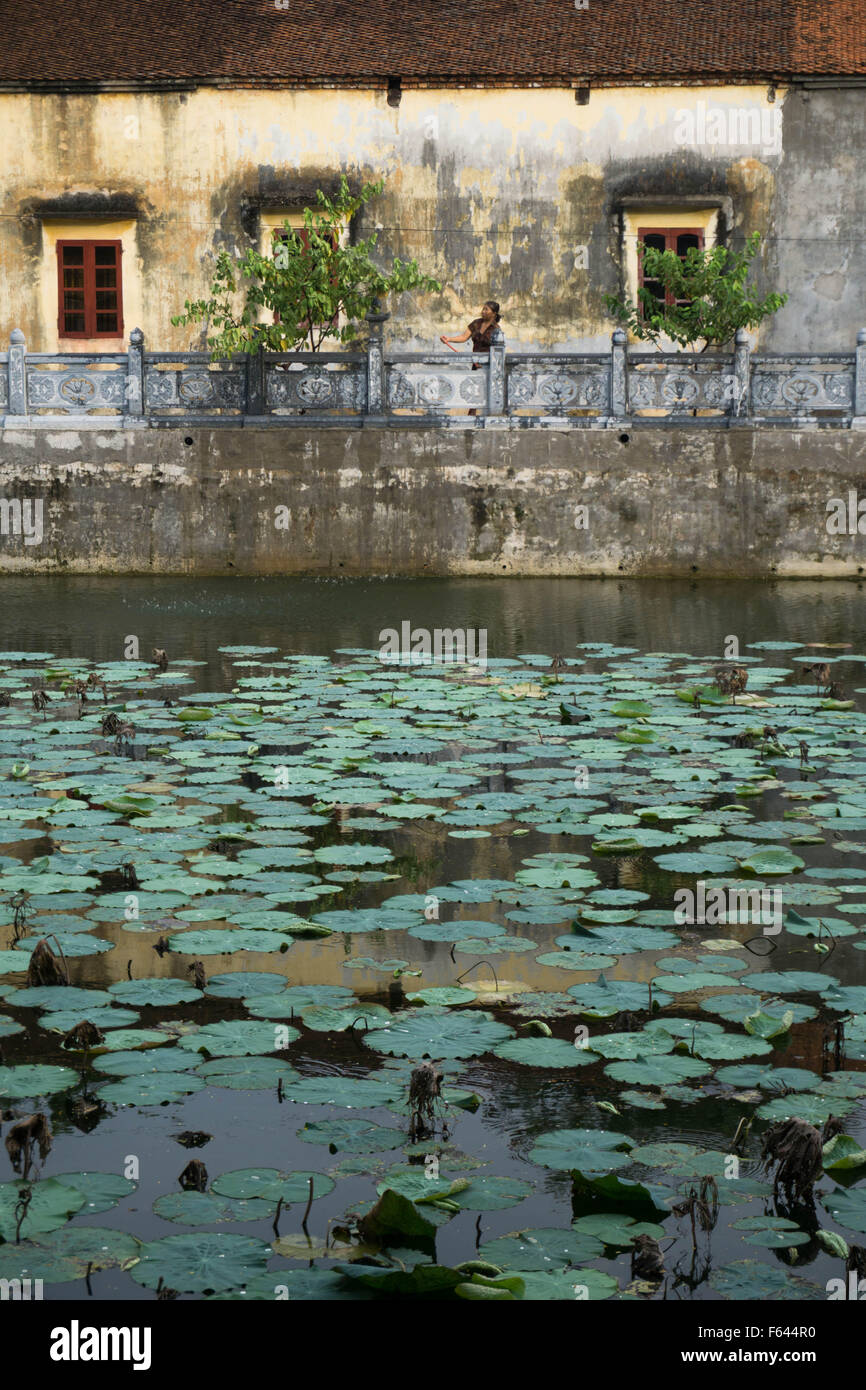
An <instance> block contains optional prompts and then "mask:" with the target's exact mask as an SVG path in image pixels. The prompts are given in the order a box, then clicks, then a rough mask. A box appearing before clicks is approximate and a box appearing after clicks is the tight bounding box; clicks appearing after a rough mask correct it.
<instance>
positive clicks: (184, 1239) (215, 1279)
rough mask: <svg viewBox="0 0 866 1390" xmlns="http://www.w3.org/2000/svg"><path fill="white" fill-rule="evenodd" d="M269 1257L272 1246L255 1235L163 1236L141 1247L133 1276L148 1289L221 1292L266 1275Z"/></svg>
mask: <svg viewBox="0 0 866 1390" xmlns="http://www.w3.org/2000/svg"><path fill="white" fill-rule="evenodd" d="M270 1256H271V1247H270V1245H268V1244H266V1243H265V1242H264V1241H262V1240H256V1239H255V1238H254V1237H252V1236H235V1235H225V1234H223V1233H222V1232H209V1231H204V1232H196V1234H194V1235H179V1236H164V1237H163V1238H162V1239H161V1240H152V1241H145V1242H144V1244H142V1246H141V1248H140V1251H139V1261H138V1264H137V1265H135V1266H133V1269H132V1270H131V1274H132V1278H133V1279H134V1280H135V1282H136V1283H137V1284H143V1285H144V1286H145V1287H146V1288H149V1289H155V1288H156V1287H157V1286H158V1285H159V1284H160V1283H162V1284H163V1285H164V1286H165V1287H166V1288H170V1289H177V1290H178V1292H180V1293H206V1292H208V1291H214V1292H219V1291H221V1290H224V1289H232V1288H239V1287H240V1286H241V1285H243V1284H245V1283H246V1282H247V1280H249V1279H253V1278H255V1277H256V1276H257V1275H261V1274H264V1273H265V1270H266V1268H267V1261H268V1260H269V1259H270Z"/></svg>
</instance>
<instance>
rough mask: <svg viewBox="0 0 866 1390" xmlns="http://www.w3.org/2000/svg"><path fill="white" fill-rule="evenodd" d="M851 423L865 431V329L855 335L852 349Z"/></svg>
mask: <svg viewBox="0 0 866 1390" xmlns="http://www.w3.org/2000/svg"><path fill="white" fill-rule="evenodd" d="M851 423H852V424H853V425H857V426H858V427H859V428H860V429H866V328H861V329H860V331H859V333H858V334H857V346H856V348H855V349H854V418H853V419H852V421H851Z"/></svg>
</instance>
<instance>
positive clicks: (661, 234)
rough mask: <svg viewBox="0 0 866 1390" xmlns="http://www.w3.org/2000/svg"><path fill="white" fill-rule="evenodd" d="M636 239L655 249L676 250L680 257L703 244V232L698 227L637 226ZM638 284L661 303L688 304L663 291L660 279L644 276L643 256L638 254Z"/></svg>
mask: <svg viewBox="0 0 866 1390" xmlns="http://www.w3.org/2000/svg"><path fill="white" fill-rule="evenodd" d="M637 237H638V241H642V242H643V243H644V245H645V246H651V247H652V248H653V249H654V250H657V251H676V253H677V255H678V256H679V257H680V258H681V259H682V258H684V257H685V254H686V252H687V251H688V250H690V248H691V247H693V246H696V247H697V248H698V250H700V249H701V247H702V246H703V244H704V234H703V231H702V230H701V229H700V228H699V227H639V228H638V233H637ZM638 273H639V284H640V285H641V287H642V288H643V289H645V290H649V292H650V294H651V295H653V297H654V298H655V299H657V300H658V302H659V307H660V308H661V306H662V305H665V304H667V305H671V304H689V303H690V302H691V301H690V300H688V299H675V298H674V295H673V294H672V293H671V291H670V290H668V291H667V292H666V291H665V288H664V286H663V285H662V283H661V281H660V280H652V279H650V278H649V277H647V278H646V279H645V278H644V273H643V257H642V256H639V265H638Z"/></svg>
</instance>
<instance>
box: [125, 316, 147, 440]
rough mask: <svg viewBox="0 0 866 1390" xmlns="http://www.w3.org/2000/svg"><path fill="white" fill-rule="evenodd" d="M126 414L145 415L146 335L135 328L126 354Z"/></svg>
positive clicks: (135, 416) (134, 416) (138, 416)
mask: <svg viewBox="0 0 866 1390" xmlns="http://www.w3.org/2000/svg"><path fill="white" fill-rule="evenodd" d="M126 414H127V415H130V416H132V417H133V418H141V416H143V415H144V334H143V333H142V331H141V329H140V328H133V330H132V332H131V333H130V335H129V347H128V348H127V352H126Z"/></svg>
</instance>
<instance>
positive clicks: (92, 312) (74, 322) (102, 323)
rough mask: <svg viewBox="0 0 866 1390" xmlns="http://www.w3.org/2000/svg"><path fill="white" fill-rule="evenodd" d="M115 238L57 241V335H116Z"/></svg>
mask: <svg viewBox="0 0 866 1390" xmlns="http://www.w3.org/2000/svg"><path fill="white" fill-rule="evenodd" d="M121 253H122V247H121V244H120V242H119V241H58V243H57V280H58V314H57V327H58V331H59V333H60V337H61V338H120V337H122V336H123V301H122V288H121V271H120V257H121Z"/></svg>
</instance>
